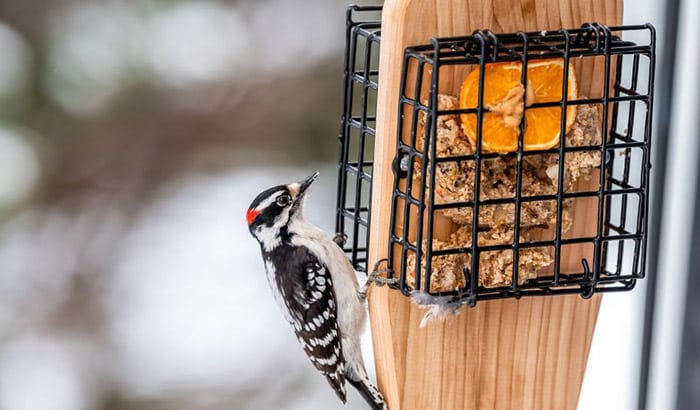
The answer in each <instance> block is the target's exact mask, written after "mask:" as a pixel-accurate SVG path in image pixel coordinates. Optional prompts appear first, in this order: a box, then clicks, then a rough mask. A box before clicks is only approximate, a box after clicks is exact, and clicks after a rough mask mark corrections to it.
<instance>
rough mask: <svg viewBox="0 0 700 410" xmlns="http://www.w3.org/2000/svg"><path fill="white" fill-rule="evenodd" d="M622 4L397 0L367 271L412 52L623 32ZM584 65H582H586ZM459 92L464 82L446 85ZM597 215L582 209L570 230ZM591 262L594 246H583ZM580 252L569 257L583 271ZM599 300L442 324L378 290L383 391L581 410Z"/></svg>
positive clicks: (385, 216) (387, 21)
mask: <svg viewBox="0 0 700 410" xmlns="http://www.w3.org/2000/svg"><path fill="white" fill-rule="evenodd" d="M621 18H622V2H621V0H614V1H613V0H519V1H518V0H387V1H386V2H385V4H384V10H383V15H382V39H381V53H380V67H379V70H380V71H379V72H380V74H379V84H380V85H379V92H378V102H377V136H378V137H377V139H376V146H375V158H374V161H375V162H374V176H373V192H372V198H373V206H372V221H371V227H372V231H371V242H370V249H369V264H368V266H373V264H374V262H376V261H377V260H379V259H382V258H385V257H386V253H387V249H386V247H387V243H388V240H387V238H388V230H389V221H390V215H389V212H390V208H391V206H390V204H391V189H392V173H391V161H392V159H393V154H394V150H395V147H396V126H397V121H398V118H397V101H398V95H399V82H400V75H401V68H402V67H401V64H402V56H403V50H404V48H405V47H407V46H410V45H416V44H423V43H426V42H427V39H428V38H429V37H444V36H453V35H464V34H469V33H471V32H472V31H473V30H475V29H483V28H489V29H491V30H493V31H495V32H514V31H518V30H525V31H539V30H554V29H558V28H561V27H566V28H571V27H578V26H580V25H581V24H582V23H584V22H593V21H597V22H601V23H604V24H608V25H616V24H620V22H621ZM599 64H602V60H598V61H594V62H592V63H591V64H589V65H587V66H584V67H581V68H580V71H579V79H580V82H579V89H580V91H581V93H582V94H586V95H588V96H596V94H598V92H597V91H596V90H601V89H602V85H601V84H602V74H601V72H602V71H601V70H600V68H602V67H601V66H599ZM577 69H578V67H577ZM440 88H441V91H442V92H452V93H453V94H456V93H457V90H458V89H459V81H458V79H455V80H453V81H446V82H444V83H442V84H441V87H440ZM596 211H597V209H596V208H595V207H591V206H576V205H575V206H574V209H573V210H572V218H573V220H574V226H573V227H572V233H573V234H576V233H577V232H583V231H587V228H586V227H589V226H591V224H595V221H596V220H597V216H596ZM580 252H581V254H583V253H584V252H585V250H583V249H581V250H580ZM580 260H581V258H580V256H577V255H576V252H571V253H570V255H569V256H568V257H567V258H565V259H563V260H562V268H563V269H566V266H567V264H571V265H572V266H573V264H576V265H578V266H580ZM599 306H600V296H595V297H593V298H592V299H590V300H584V299H582V298H581V297H580V296H577V295H574V296H557V297H538V298H534V297H533V298H525V299H522V300H497V301H489V302H480V303H479V304H478V305H477V307H476V308H474V309H469V308H463V309H462V310H461V312H460V314H459V315H458V316H457V317H455V318H454V319H452V320H451V321H449V322H446V323H444V324H432V325H429V326H428V327H426V328H423V329H420V328H419V327H418V325H419V322H420V319H421V318H422V316H423V313H424V311H422V310H421V309H419V308H418V307H417V306H416V305H414V304H412V303H411V302H410V301H409V299H408V298H406V297H405V296H403V295H402V294H401V293H400V292H398V291H395V290H389V289H388V288H386V287H382V288H379V287H372V289H371V291H370V295H369V309H370V318H371V326H372V337H373V343H374V352H375V364H376V369H377V378H378V382H379V386H380V389H381V390H382V392H383V393H384V395H385V397H386V399H387V401H388V403H389V407H390V408H391V409H392V410H395V409H460V410H461V409H557V410H558V409H575V408H576V405H577V403H578V399H579V393H580V388H581V383H582V380H583V374H584V371H585V366H586V360H587V357H588V352H589V349H590V344H591V339H592V335H593V330H594V327H595V322H596V318H597V314H598V309H599Z"/></svg>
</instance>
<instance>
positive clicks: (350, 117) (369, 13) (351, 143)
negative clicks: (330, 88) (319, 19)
mask: <svg viewBox="0 0 700 410" xmlns="http://www.w3.org/2000/svg"><path fill="white" fill-rule="evenodd" d="M381 9H382V8H381V6H357V5H352V6H350V7H348V10H347V16H346V27H347V28H346V37H345V68H344V79H343V85H344V87H343V88H344V93H343V112H342V118H341V130H340V135H339V142H340V160H339V166H338V195H337V202H336V204H337V206H336V232H339V233H342V234H344V235H345V244H344V245H343V250H344V251H345V252H346V253H347V254H348V256H349V258H350V261H351V262H352V264H353V266H354V268H355V269H356V270H358V271H361V272H366V271H367V249H368V245H369V221H370V204H371V191H372V169H373V157H374V138H375V137H376V132H375V122H376V105H377V104H376V95H377V80H378V75H379V68H378V66H379V35H380V33H379V29H380V23H379V15H380V13H381ZM346 224H347V225H348V226H346Z"/></svg>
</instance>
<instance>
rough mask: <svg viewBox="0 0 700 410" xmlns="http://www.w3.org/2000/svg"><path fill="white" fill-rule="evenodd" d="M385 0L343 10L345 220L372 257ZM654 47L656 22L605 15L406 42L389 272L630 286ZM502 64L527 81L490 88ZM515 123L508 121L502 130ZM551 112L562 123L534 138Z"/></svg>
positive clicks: (511, 293) (471, 293) (511, 283)
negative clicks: (537, 28) (552, 134)
mask: <svg viewBox="0 0 700 410" xmlns="http://www.w3.org/2000/svg"><path fill="white" fill-rule="evenodd" d="M378 12H379V9H378V8H376V7H372V8H363V7H358V6H352V7H350V8H349V10H348V19H347V22H348V26H347V27H348V34H347V45H346V61H345V104H344V111H343V117H342V128H341V133H340V143H341V158H340V172H339V184H338V188H339V191H338V207H337V226H336V228H337V230H338V232H345V233H346V234H347V235H348V238H349V242H348V243H349V246H348V247H347V248H346V251H347V252H348V253H349V256H350V258H351V260H352V262H353V264H354V266H355V267H356V269H358V270H362V271H367V247H368V246H367V245H368V241H369V237H368V232H369V215H370V213H371V196H370V195H371V179H372V159H373V141H374V138H376V134H375V131H374V124H375V121H376V117H375V110H374V108H375V107H374V105H373V104H376V90H377V77H378V69H377V66H378V58H377V57H378V56H377V54H378V48H379V47H378V46H379V42H380V31H379V30H380V25H379V23H378V21H376V20H375V21H368V20H366V19H361V18H358V16H367V15H368V13H369V15H370V16H375V17H376V16H377V15H378V14H377V13H378ZM372 13H374V14H372ZM654 52H655V32H654V29H653V27H652V26H651V25H649V24H646V25H637V26H618V27H606V26H604V25H600V24H595V23H591V24H585V25H583V26H582V27H580V28H576V29H561V30H556V31H548V32H545V31H542V32H527V33H526V32H519V33H512V34H495V33H493V32H490V31H488V30H484V31H476V32H474V33H473V34H472V35H469V36H463V37H453V38H437V39H431V40H430V43H429V44H423V45H417V46H415V47H409V48H407V49H406V50H405V53H404V69H403V75H402V79H401V95H399V96H397V102H398V111H399V122H398V132H397V136H396V140H397V143H396V152H395V159H394V162H393V164H394V166H393V168H394V169H393V172H394V185H393V190H392V209H391V226H390V235H389V241H388V244H387V246H388V261H387V263H388V267H387V268H388V269H387V270H388V278H389V279H397V281H396V282H395V283H394V284H393V285H392V286H395V287H396V288H398V289H400V290H401V291H402V292H403V293H404V294H406V295H409V294H411V293H413V292H415V291H418V292H426V293H429V294H431V295H438V296H444V297H447V299H448V300H449V301H453V302H458V303H460V304H462V303H463V304H468V305H470V306H474V305H475V304H476V302H477V301H478V300H487V299H496V298H506V297H521V296H526V295H554V294H571V293H579V294H581V295H582V296H583V297H590V296H592V295H593V294H594V293H595V292H609V291H625V290H630V289H632V288H633V287H634V286H635V283H636V281H637V280H638V279H641V278H643V277H644V275H645V258H646V246H647V240H646V238H647V214H648V202H649V197H648V190H649V172H650V168H651V165H650V142H651V141H650V137H651V113H652V102H653V98H652V97H653V77H654V63H655V56H654ZM537 70H544V71H542V72H538V71H537ZM548 70H549V71H548ZM504 73H506V74H507V75H508V76H511V77H513V76H515V79H516V80H517V83H518V84H519V86H518V87H515V88H514V90H515V92H511V93H509V94H508V95H505V96H500V97H497V98H496V97H494V96H493V95H490V94H489V93H490V91H484V90H489V84H492V82H494V81H504V80H503V79H502V78H500V77H498V76H502V75H504ZM552 73H554V74H552ZM528 76H529V77H530V78H528ZM469 78H471V80H469ZM465 79H466V80H465ZM542 79H545V80H542ZM589 80H590V81H589ZM538 81H540V82H541V83H538ZM588 82H590V84H595V83H599V84H602V87H600V88H595V87H593V86H592V85H590V84H587V83H588ZM454 84H462V85H461V89H460V90H459V92H455V89H456V87H455V85H454ZM468 84H472V85H471V86H470V85H468ZM542 90H548V91H547V92H544V91H542ZM453 94H456V95H453ZM540 94H542V95H545V94H546V95H548V96H549V97H548V98H544V99H543V98H539V97H538V96H539V95H540ZM493 98H496V100H497V101H499V102H498V103H495V102H494V100H493ZM504 121H505V122H508V121H510V124H509V129H511V130H512V131H510V132H511V134H512V135H506V133H504V132H503V128H497V127H496V128H493V127H494V125H493V124H494V123H496V122H500V123H502V122H504ZM552 124H554V125H552ZM546 126H549V127H550V128H551V127H552V126H554V127H556V128H555V129H558V130H559V134H558V136H563V137H561V138H559V137H558V136H557V138H556V139H554V140H553V141H551V140H550V141H546V143H544V144H541V143H539V141H538V140H536V138H535V139H534V142H533V141H531V140H530V138H531V137H530V136H529V135H530V134H529V133H530V132H532V135H535V136H537V135H539V134H537V132H536V131H537V130H538V129H543V128H544V127H546ZM494 129H495V131H494ZM530 130H535V131H530ZM540 134H542V133H540ZM494 141H500V145H499V144H495V143H494ZM504 141H506V142H504ZM489 144H491V145H489ZM474 238H475V239H474Z"/></svg>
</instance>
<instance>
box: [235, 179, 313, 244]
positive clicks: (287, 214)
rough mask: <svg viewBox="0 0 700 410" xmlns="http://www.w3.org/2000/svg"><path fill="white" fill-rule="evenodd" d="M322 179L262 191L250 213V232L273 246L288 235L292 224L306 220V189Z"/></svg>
mask: <svg viewBox="0 0 700 410" xmlns="http://www.w3.org/2000/svg"><path fill="white" fill-rule="evenodd" d="M316 177H318V172H316V173H314V174H313V175H311V176H310V177H308V178H306V179H304V180H302V181H299V182H293V183H291V184H287V185H277V186H274V187H272V188H268V189H266V190H264V191H263V192H261V193H260V194H259V195H258V196H257V197H256V198H255V199H254V200H253V202H252V203H251V204H250V206H249V207H248V211H246V215H245V217H246V221H247V222H248V229H249V230H250V233H251V234H252V235H253V236H254V237H255V239H257V240H258V241H259V242H260V243H262V244H263V245H267V244H268V242H269V245H272V243H274V242H276V241H278V240H280V238H281V237H283V236H284V235H285V234H287V232H286V229H287V226H288V225H289V223H290V222H292V221H294V220H295V219H303V215H302V212H303V205H304V196H305V194H306V190H307V189H308V188H309V186H310V185H311V183H312V182H314V180H315V179H316Z"/></svg>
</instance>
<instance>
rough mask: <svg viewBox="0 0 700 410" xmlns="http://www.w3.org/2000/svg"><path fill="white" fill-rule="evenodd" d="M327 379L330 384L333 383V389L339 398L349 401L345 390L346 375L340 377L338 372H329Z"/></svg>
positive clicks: (344, 401)
mask: <svg viewBox="0 0 700 410" xmlns="http://www.w3.org/2000/svg"><path fill="white" fill-rule="evenodd" d="M326 380H327V381H328V384H330V385H331V387H332V388H333V390H334V391H335V394H337V395H338V398H339V399H340V401H342V402H343V404H345V403H346V402H347V395H346V392H345V380H344V377H343V376H341V377H338V375H337V374H327V375H326Z"/></svg>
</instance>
